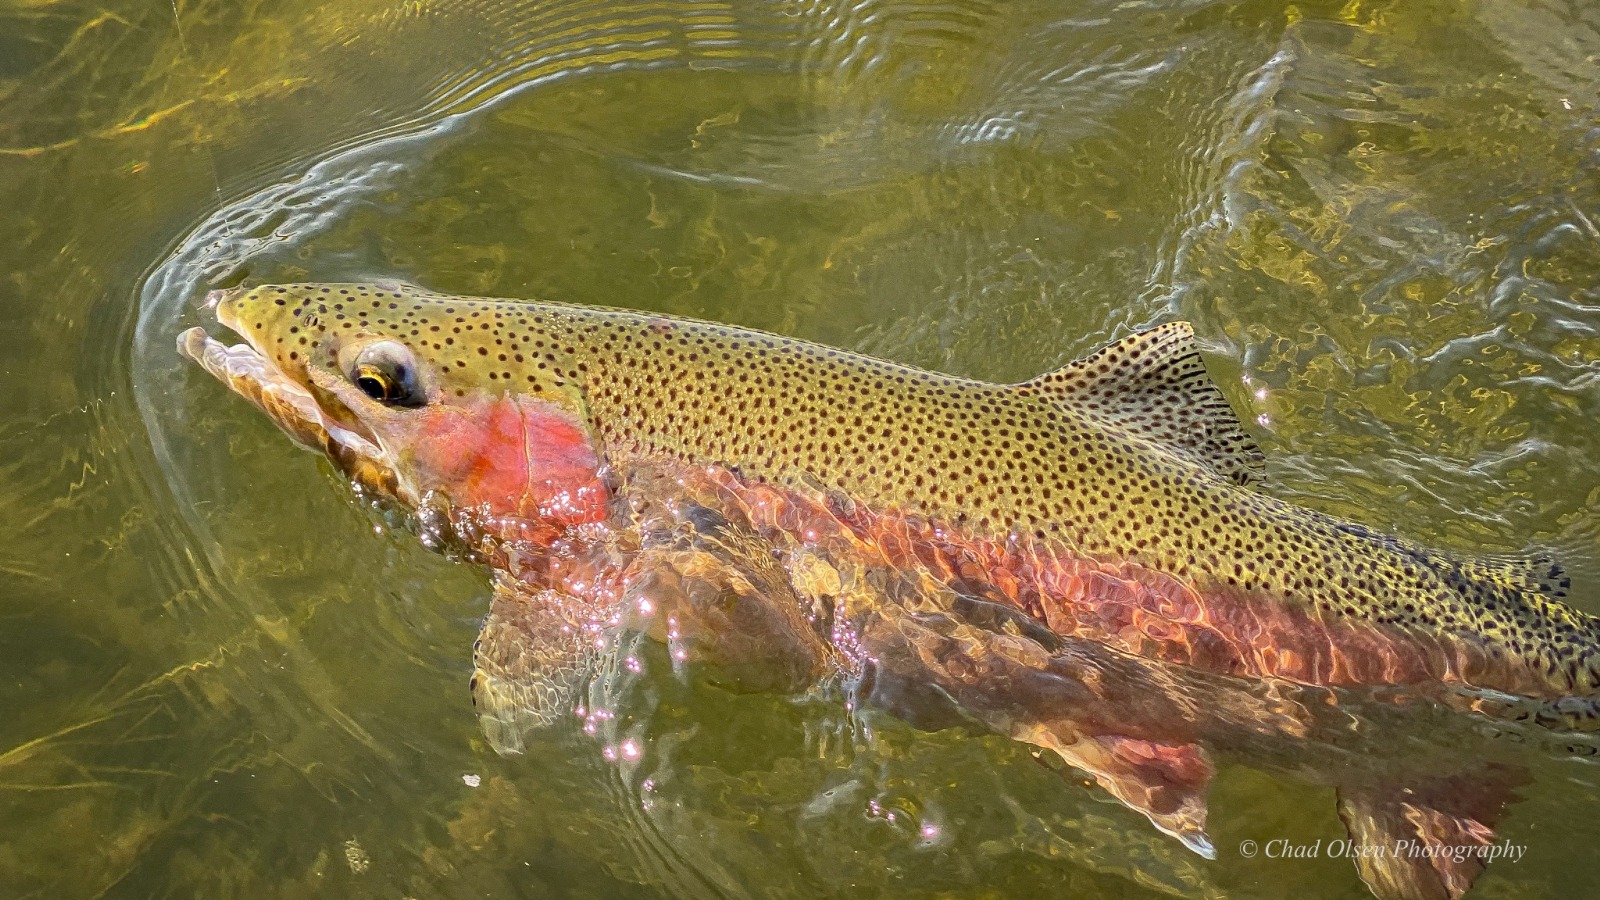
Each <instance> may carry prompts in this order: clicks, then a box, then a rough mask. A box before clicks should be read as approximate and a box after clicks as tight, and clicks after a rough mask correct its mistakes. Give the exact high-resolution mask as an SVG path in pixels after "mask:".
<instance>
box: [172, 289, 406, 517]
mask: <svg viewBox="0 0 1600 900" xmlns="http://www.w3.org/2000/svg"><path fill="white" fill-rule="evenodd" d="M227 293H228V292H226V291H212V292H211V293H210V294H208V295H206V301H205V306H206V308H207V309H208V310H209V311H212V312H213V313H214V314H215V316H216V319H217V323H218V324H219V325H221V326H223V327H229V328H231V327H232V324H233V323H232V322H231V316H229V314H228V313H229V310H228V308H227V306H226V303H225V301H226V299H227ZM178 353H179V354H181V355H183V356H187V357H188V358H190V359H192V360H194V361H195V362H196V363H199V365H200V367H201V368H202V369H205V370H206V371H207V372H209V373H210V374H211V375H212V376H213V377H215V378H216V379H217V380H218V381H221V382H222V383H223V384H225V385H227V386H228V387H229V388H230V389H232V390H233V392H234V393H236V394H238V395H240V396H241V397H244V398H245V399H246V400H249V401H250V402H251V403H252V404H254V405H255V406H256V407H257V408H258V409H260V410H261V411H262V412H264V413H266V414H267V416H268V417H269V418H270V419H272V421H273V422H275V423H276V424H277V425H278V427H279V428H281V429H283V431H284V432H286V433H287V434H288V435H289V436H290V437H292V438H294V440H295V441H296V442H297V443H299V444H301V445H303V446H305V447H308V448H310V449H312V450H320V451H322V452H323V453H325V454H327V455H328V457H329V458H330V459H331V460H333V462H334V463H335V464H336V465H338V466H339V467H340V468H341V469H343V470H344V472H345V473H346V474H347V475H349V476H351V477H352V478H354V479H355V480H356V481H357V482H358V483H359V484H362V485H363V486H366V487H369V488H373V489H376V490H379V491H381V492H383V493H385V494H391V495H392V494H393V493H394V487H395V477H394V473H393V471H392V470H391V468H390V467H389V465H388V464H387V463H386V462H385V454H384V452H383V449H382V447H381V446H380V445H379V443H378V441H377V439H376V438H375V437H374V436H373V435H372V434H371V432H369V431H368V430H367V429H366V428H364V427H362V426H361V425H360V424H359V421H358V420H357V419H356V417H355V416H354V415H351V414H350V412H349V410H346V409H344V408H343V404H341V403H338V402H337V400H335V399H333V398H322V399H319V396H318V394H322V393H326V392H318V393H313V392H312V389H310V388H308V387H307V386H306V385H303V384H301V383H300V382H299V381H297V380H296V379H294V378H293V377H291V376H290V375H289V374H288V373H286V372H284V371H283V370H282V369H280V368H279V367H278V366H277V365H276V364H274V363H273V361H272V360H271V359H270V358H268V357H267V356H266V355H265V354H263V353H261V352H260V351H259V350H257V349H256V348H255V347H254V346H252V345H251V344H250V343H249V342H248V340H246V341H244V342H241V343H238V344H227V343H224V342H223V341H221V340H218V339H216V338H214V337H212V336H211V335H210V334H209V333H207V332H206V329H205V328H203V327H199V326H196V327H194V328H189V329H187V330H185V331H184V332H183V333H181V334H179V335H178ZM330 405H332V406H337V407H339V408H338V409H332V408H330ZM341 413H342V415H341Z"/></svg>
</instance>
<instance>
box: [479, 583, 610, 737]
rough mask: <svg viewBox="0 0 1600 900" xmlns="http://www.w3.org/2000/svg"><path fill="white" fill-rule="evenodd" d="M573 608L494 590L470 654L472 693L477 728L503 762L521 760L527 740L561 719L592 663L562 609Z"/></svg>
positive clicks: (544, 596) (506, 587) (553, 599)
mask: <svg viewBox="0 0 1600 900" xmlns="http://www.w3.org/2000/svg"><path fill="white" fill-rule="evenodd" d="M563 601H565V602H563ZM574 602H575V601H570V599H568V598H560V597H558V596H557V595H555V594H553V593H552V592H541V593H539V594H537V595H532V596H530V595H529V594H528V593H526V592H524V591H522V590H519V589H518V588H517V587H514V586H512V585H510V584H508V583H504V582H502V583H498V584H496V586H495V593H494V600H493V602H492V603H491V604H490V607H489V615H488V617H487V618H486V619H485V620H484V623H483V628H482V629H481V630H480V631H479V632H478V639H477V640H476V641H474V642H473V646H472V668H473V671H472V681H471V689H472V705H473V706H474V707H476V709H477V713H478V725H479V727H480V728H481V729H482V730H483V735H484V738H485V739H486V740H488V742H489V745H490V746H491V747H493V748H494V751H495V752H496V753H498V754H500V755H501V756H513V755H517V754H520V753H522V752H523V750H524V749H525V741H526V737H527V735H528V733H529V732H531V731H533V730H535V729H538V728H542V727H544V726H547V725H549V724H551V723H552V722H554V721H555V720H556V719H557V718H558V717H559V716H560V715H561V714H562V713H563V712H565V711H566V708H567V707H568V706H569V705H570V704H571V703H572V702H573V698H574V695H575V691H576V688H577V686H578V684H579V682H580V681H581V680H582V676H583V675H584V673H586V672H587V671H589V670H590V669H591V668H592V667H593V666H594V664H595V662H596V660H597V657H598V655H599V654H598V653H597V652H596V648H595V645H594V643H593V641H592V640H588V639H587V636H586V635H585V634H584V631H583V629H582V628H581V627H579V625H578V624H577V623H576V622H574V621H573V620H572V617H570V615H568V614H564V612H565V611H564V610H563V609H562V607H563V606H566V605H568V604H571V603H574Z"/></svg>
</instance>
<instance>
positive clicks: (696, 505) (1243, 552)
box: [178, 284, 1600, 897]
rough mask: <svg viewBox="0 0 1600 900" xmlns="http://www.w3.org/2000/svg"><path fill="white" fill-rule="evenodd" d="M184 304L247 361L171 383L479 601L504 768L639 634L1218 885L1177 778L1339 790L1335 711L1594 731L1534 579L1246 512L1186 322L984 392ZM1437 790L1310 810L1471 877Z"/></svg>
mask: <svg viewBox="0 0 1600 900" xmlns="http://www.w3.org/2000/svg"><path fill="white" fill-rule="evenodd" d="M209 305H210V306H211V308H213V309H214V310H215V314H216V317H217V319H218V321H219V322H220V324H222V325H223V326H226V327H227V328H229V329H231V330H233V331H234V332H236V333H237V334H239V335H241V336H242V337H243V338H244V343H242V344H238V345H235V346H227V345H225V344H223V343H221V342H219V341H217V340H215V339H213V338H211V337H209V336H207V335H206V333H205V332H204V330H202V329H199V328H195V329H190V330H189V331H187V332H185V333H184V334H183V335H182V336H181V337H180V338H179V343H178V346H179V349H180V351H181V352H183V353H184V354H186V355H188V356H190V357H192V358H193V359H195V360H196V361H198V362H199V363H200V364H201V365H203V366H204V367H205V368H206V369H207V370H208V371H210V372H211V373H212V374H214V375H216V376H217V377H219V378H221V379H222V380H223V381H224V382H226V383H227V384H229V385H230V386H232V387H233V388H234V389H235V390H236V391H238V392H239V393H241V394H243V395H244V396H246V397H247V398H249V399H250V400H252V401H253V402H254V403H255V404H256V405H258V406H259V407H261V408H262V409H263V410H264V411H265V412H266V413H267V414H268V415H269V416H271V417H272V418H273V419H274V420H275V421H276V422H277V423H278V424H279V425H280V426H281V427H282V428H283V429H284V430H285V431H287V432H288V433H289V434H291V435H292V436H294V437H295V438H297V439H298V440H299V441H300V442H302V443H304V444H306V445H307V446H310V447H312V448H314V449H317V450H320V451H322V452H324V453H326V454H327V455H328V456H329V457H330V458H332V459H333V460H334V462H335V463H336V464H337V465H338V466H339V467H340V468H341V469H342V470H343V471H344V472H345V473H347V474H348V475H349V476H350V477H351V478H352V479H353V480H354V481H355V482H356V483H357V484H358V485H359V486H360V487H361V488H362V489H363V490H364V491H367V492H370V493H373V494H376V495H378V496H381V497H385V498H389V499H391V500H392V501H394V502H397V503H399V504H400V505H402V506H403V507H405V508H407V509H409V510H412V511H414V512H415V513H416V514H417V515H418V517H419V519H420V520H421V521H422V523H423V526H424V531H425V532H426V533H428V534H430V535H443V536H445V537H446V538H447V539H448V540H449V541H451V542H452V543H454V544H455V545H456V546H458V547H460V548H463V549H464V550H465V551H466V552H467V554H468V555H469V556H471V557H472V558H474V559H477V560H480V561H482V562H484V563H486V564H488V566H489V567H490V568H491V569H492V570H493V572H494V573H495V598H494V600H493V603H492V607H491V612H490V615H489V617H488V619H487V621H486V622H485V625H484V629H483V632H482V634H481V635H480V638H479V641H478V644H477V646H476V648H475V663H476V672H475V675H474V679H473V694H474V700H475V702H476V703H477V705H478V709H479V715H480V719H481V721H482V722H483V724H484V728H485V732H486V734H488V735H489V737H490V740H491V741H492V743H494V745H495V746H496V748H497V749H499V750H501V751H502V752H515V751H517V750H519V749H520V748H521V747H522V740H523V735H524V734H525V733H526V731H527V729H529V728H532V727H537V726H539V725H542V724H545V723H548V722H550V721H552V720H553V719H554V718H556V717H557V716H559V715H563V714H566V713H569V712H570V711H571V709H572V707H573V705H574V702H575V701H574V700H573V697H574V691H575V688H576V686H577V685H579V684H580V682H581V680H582V679H583V677H584V675H585V673H586V672H589V671H591V670H592V668H593V667H594V665H595V664H596V661H597V660H598V659H599V658H600V657H601V656H603V654H604V651H605V649H606V647H607V646H608V645H609V642H610V641H611V640H612V639H613V637H614V635H615V634H616V633H617V632H618V631H619V630H620V629H640V630H645V631H649V632H651V633H652V634H655V635H656V636H658V637H660V638H661V639H662V640H665V641H666V642H667V643H668V645H669V647H670V648H672V654H673V658H674V659H682V658H684V657H685V656H687V655H690V654H691V653H692V654H693V655H695V656H696V657H697V658H708V659H712V660H715V661H718V662H720V663H723V664H726V665H729V666H732V667H734V668H735V669H736V670H738V671H739V672H740V673H742V674H741V675H740V677H741V679H743V680H744V681H745V682H746V683H749V684H752V685H753V686H757V687H782V686H798V685H803V684H805V683H807V682H810V681H815V680H817V679H820V678H824V677H827V676H828V675H829V674H830V673H837V672H841V671H842V672H845V673H847V674H850V675H853V676H855V677H856V678H858V679H860V680H862V681H865V682H869V683H870V685H871V688H870V690H869V693H872V694H874V695H876V696H877V697H878V698H880V699H882V700H883V701H884V702H885V703H886V705H889V706H891V707H894V708H896V709H897V710H904V711H905V714H906V715H907V716H908V717H909V718H912V719H913V720H914V721H915V720H916V719H918V718H924V719H929V720H930V721H931V720H937V719H939V718H940V716H942V715H947V714H953V715H956V716H959V717H961V718H964V719H965V720H967V721H974V720H975V721H978V722H980V723H982V724H984V725H986V726H987V727H990V728H993V729H995V730H997V731H999V732H1001V733H1005V734H1009V735H1010V736H1012V737H1014V738H1017V739H1019V740H1024V741H1028V742H1030V743H1032V744H1035V745H1037V746H1040V747H1043V748H1047V749H1049V750H1051V751H1054V752H1055V753H1057V754H1059V755H1060V756H1061V757H1062V758H1063V759H1065V760H1066V761H1067V762H1068V763H1070V764H1071V765H1073V766H1076V767H1078V768H1081V769H1083V770H1085V771H1087V772H1089V773H1090V774H1091V775H1092V776H1093V777H1094V778H1095V780H1096V781H1097V782H1098V783H1099V784H1100V785H1101V786H1103V787H1104V788H1106V789H1107V790H1108V791H1110V792H1111V793H1112V794H1113V795H1115V796H1116V797H1117V798H1118V799H1120V800H1121V801H1122V802H1123V803H1125V804H1127V805H1128V806H1130V807H1131V808H1133V809H1136V810H1138V811H1139V812H1141V813H1143V814H1144V815H1145V816H1147V817H1148V818H1149V819H1150V821H1151V822H1152V823H1154V824H1155V825H1156V826H1157V827H1159V828H1161V829H1162V830H1163V831H1166V832H1167V833H1169V834H1172V835H1174V836H1176V837H1177V838H1179V839H1180V840H1182V841H1184V843H1186V844H1187V845H1188V846H1190V847H1191V848H1193V849H1195V850H1196V851H1198V852H1200V853H1202V854H1204V855H1207V856H1214V850H1213V849H1212V846H1211V844H1210V842H1209V840H1208V839H1207V838H1206V836H1205V832H1204V823H1205V803H1204V791H1205V788H1206V786H1207V784H1208V783H1209V779H1210V777H1211V775H1212V773H1213V771H1214V769H1213V766H1212V763H1211V762H1210V758H1209V754H1208V752H1207V750H1206V747H1208V746H1209V747H1211V748H1213V749H1217V748H1220V749H1223V750H1224V751H1226V752H1237V753H1240V754H1243V755H1245V756H1250V755H1251V754H1252V753H1254V754H1255V755H1256V756H1260V757H1268V756H1276V755H1282V754H1286V753H1290V752H1293V749H1292V748H1295V747H1301V746H1305V747H1310V746H1313V745H1315V746H1316V747H1318V748H1322V749H1318V750H1314V751H1308V752H1331V753H1334V756H1333V757H1330V759H1329V761H1328V762H1327V764H1326V768H1328V769H1330V770H1333V769H1337V768H1338V767H1340V766H1349V765H1351V760H1352V759H1355V758H1361V757H1364V756H1370V755H1371V754H1372V753H1374V752H1375V751H1373V750H1371V749H1358V750H1354V751H1352V750H1350V749H1349V748H1347V747H1346V748H1343V749H1335V750H1331V751H1330V750H1327V749H1326V748H1327V747H1337V745H1338V738H1337V737H1336V736H1337V735H1338V734H1340V733H1341V732H1343V731H1348V729H1347V728H1345V727H1344V723H1343V721H1342V720H1340V721H1334V720H1330V719H1329V716H1330V715H1331V714H1330V713H1329V712H1328V710H1329V709H1330V708H1335V704H1333V702H1332V701H1333V699H1335V698H1336V696H1343V694H1338V693H1337V692H1362V691H1365V692H1367V693H1366V694H1364V695H1363V696H1368V697H1373V696H1393V692H1394V691H1403V692H1405V694H1406V695H1407V696H1415V697H1423V698H1427V699H1429V700H1432V701H1437V704H1436V705H1437V706H1441V707H1446V708H1447V707H1456V708H1458V709H1463V710H1467V711H1471V712H1477V713H1483V714H1487V715H1489V716H1493V717H1496V718H1500V719H1522V720H1527V721H1531V722H1534V723H1537V724H1538V725H1542V726H1547V727H1552V728H1557V729H1585V730H1587V729H1591V728H1593V727H1595V725H1596V723H1597V722H1600V715H1597V709H1600V705H1597V700H1596V695H1597V685H1600V652H1597V648H1600V625H1597V620H1596V619H1594V618H1592V617H1590V616H1588V615H1585V614H1583V613H1581V612H1579V611H1577V610H1574V609H1572V608H1571V607H1569V606H1567V605H1565V604H1563V603H1562V602H1561V600H1560V598H1561V597H1563V596H1564V595H1565V591H1566V588H1567V586H1568V585H1567V581H1566V579H1565V578H1564V577H1563V576H1562V574H1561V571H1560V569H1559V568H1558V567H1557V566H1555V565H1553V564H1551V563H1550V562H1549V561H1548V560H1542V559H1541V560H1536V561H1528V562H1517V563H1511V562H1501V561H1489V560H1478V559H1466V558H1456V557H1452V556H1450V555H1448V554H1443V553H1438V552H1434V551H1431V550H1427V549H1423V548H1421V547H1417V546H1413V545H1411V544H1409V543H1407V542H1405V541H1403V540H1400V539H1398V538H1395V537H1391V536H1388V535H1385V534H1381V533H1378V532H1376V531H1373V530H1371V529H1368V528H1366V527H1363V526H1361V525H1358V524H1355V523H1351V522H1346V521H1342V520H1339V519H1335V518H1332V517H1329V516H1326V515H1323V514H1320V513H1316V512H1313V511H1310V510H1306V509H1302V508H1299V507H1296V506H1293V505H1291V504H1288V503H1285V502H1283V501H1281V500H1277V499H1274V498H1272V497H1270V496H1267V495H1265V494H1261V493H1258V492H1256V491H1254V490H1252V489H1251V485H1252V484H1253V483H1255V482H1256V481H1257V480H1258V479H1259V478H1260V476H1261V471H1262V463H1263V461H1262V456H1261V453H1260V451H1259V450H1258V448H1257V447H1256V445H1255V443H1254V442H1253V441H1252V440H1251V439H1250V438H1249V437H1248V436H1247V434H1246V433H1245V432H1244V430H1243V429H1242V428H1241V426H1240V424H1239V422H1238V421H1237V420H1236V418H1235V416H1234V414H1233V412H1232V410H1231V408H1230V407H1229V405H1228V403H1227V401H1226V400H1225V399H1224V397H1223V396H1222V394H1221V393H1220V392H1219V391H1218V390H1217V388H1216V387H1215V385H1214V384H1212V383H1211V381H1210V380H1209V378H1208V376H1207V374H1206V370H1205V366H1204V364H1203V362H1202V360H1201V358H1200V356H1199V353H1198V352H1197V349H1196V347H1195V343H1194V335H1193V330H1192V329H1191V327H1190V326H1189V325H1187V324H1186V323H1181V322H1179V323H1171V324H1168V325H1164V326H1161V327H1158V328H1155V329H1153V330H1150V331H1146V332H1143V333H1140V334H1136V335H1133V336H1132V337H1129V338H1127V339H1125V340H1122V341H1120V342H1117V343H1115V344H1112V345H1110V346H1108V347H1106V348H1105V349H1103V350H1101V351H1100V352H1098V353H1096V354H1094V355H1092V356H1090V357H1088V358H1086V359H1083V360H1080V361H1078V362H1074V363H1072V364H1070V365H1067V366H1065V367H1064V368H1062V369H1059V370H1057V371H1054V372H1050V373H1048V374H1045V375H1041V376H1039V377H1037V378H1034V379H1032V380H1030V381H1026V382H1023V383H1020V384H990V383H985V382H981V381H974V380H971V379H965V378H957V377H953V376H949V375H942V374H938V373H934V372H928V371H923V370H919V369H915V368H911V367H908V366H902V365H896V364H894V363H890V362H885V361H882V360H877V359H872V358H868V357H864V356H860V355H856V354H852V353H849V352H845V351H842V350H836V349H832V348H828V347H824V346H819V345H816V344H812V343H808V342H805V341H800V340H795V339H792V338H785V337H780V336H776V335H771V334H765V333H760V332H755V331H750V330H745V329H739V328H733V327H729V326H725V325H717V324H711V323H706V322H699V321H692V320H686V319H680V318H674V317H669V316H662V315H652V314H647V313H639V312H629V311H623V310H615V309H599V308H590V307H581V306H571V305H563V304H556V303H532V302H523V301H508V300H492V299H481V298H468V297H453V296H445V295H440V294H434V293H429V292H426V291H423V290H420V289H417V288H414V287H409V286H402V285H394V284H382V285H367V284H329V285H321V284H304V285H269V286H261V287H254V288H249V289H237V290H233V291H226V292H213V294H212V295H211V297H210V298H209ZM1385 692H1389V693H1385ZM1378 705H1380V706H1382V705H1383V701H1379V702H1378ZM1394 708H1399V707H1398V705H1395V707H1394ZM1457 718H1466V717H1463V716H1459V715H1457ZM1285 742H1288V743H1285ZM1267 747H1272V748H1276V749H1273V750H1271V751H1265V750H1263V748H1267ZM1285 747H1288V748H1290V749H1283V748H1285ZM1285 768H1288V767H1287V766H1286V767H1285ZM1447 771H1448V767H1446V768H1441V769H1439V770H1438V772H1439V773H1441V774H1438V775H1437V777H1434V778H1431V779H1429V778H1421V779H1417V778H1414V779H1412V780H1411V781H1410V782H1409V785H1410V788H1411V789H1409V790H1407V791H1404V792H1402V791H1400V790H1398V788H1397V787H1396V785H1395V784H1393V783H1392V782H1390V781H1387V780H1385V779H1386V778H1387V776H1384V777H1375V778H1372V779H1368V780H1367V781H1365V782H1359V780H1356V781H1352V780H1348V779H1346V780H1344V781H1340V780H1339V779H1337V778H1331V779H1330V783H1334V784H1336V785H1337V786H1339V788H1340V803H1341V812H1342V814H1343V816H1344V818H1345V820H1346V823H1347V824H1348V825H1349V827H1350V828H1351V831H1352V834H1353V835H1355V836H1356V837H1358V838H1360V839H1362V840H1368V841H1371V842H1374V843H1379V842H1383V841H1391V842H1393V841H1413V842H1421V844H1425V845H1426V844H1429V842H1431V843H1432V845H1440V844H1441V842H1442V843H1445V844H1448V843H1449V842H1452V841H1453V842H1454V844H1456V845H1462V846H1476V847H1489V846H1490V845H1491V844H1492V842H1493V840H1494V838H1493V833H1492V827H1493V825H1494V820H1495V818H1496V817H1497V816H1498V814H1499V810H1500V807H1501V806H1502V805H1503V803H1504V802H1505V800H1507V799H1509V798H1510V788H1511V787H1514V786H1515V783H1516V782H1517V780H1518V777H1519V776H1517V775H1515V774H1514V773H1510V772H1509V771H1507V770H1504V769H1494V770H1492V771H1491V770H1488V769H1485V770H1478V771H1474V770H1462V771H1460V772H1458V773H1457V774H1455V775H1447V774H1443V773H1446V772H1447ZM1481 863H1482V858H1481V857H1473V856H1471V855H1470V854H1469V855H1468V856H1467V857H1466V858H1465V859H1462V858H1455V859H1452V858H1450V857H1449V856H1448V855H1446V856H1443V857H1439V856H1434V855H1429V856H1426V857H1422V858H1420V860H1419V858H1417V857H1415V856H1414V857H1412V858H1409V859H1401V858H1398V857H1396V856H1393V855H1391V856H1389V857H1385V858H1378V859H1370V858H1368V859H1358V861H1357V865H1358V868H1359V869H1360V872H1361V875H1362V877H1363V878H1364V879H1365V880H1366V881H1367V883H1368V885H1369V886H1371V887H1372V888H1373V890H1374V891H1375V892H1376V893H1378V894H1379V895H1380V896H1382V897H1411V896H1440V897H1456V896H1459V895H1460V894H1461V893H1463V892H1464V891H1465V890H1466V889H1467V887H1469V886H1470V884H1471V881H1472V877H1473V876H1474V875H1475V874H1476V873H1477V871H1478V870H1479V869H1481V867H1482V866H1481Z"/></svg>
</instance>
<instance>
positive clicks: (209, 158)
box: [171, 0, 232, 237]
mask: <svg viewBox="0 0 1600 900" xmlns="http://www.w3.org/2000/svg"><path fill="white" fill-rule="evenodd" d="M171 2H172V24H173V27H174V28H176V29H177V32H178V49H179V51H180V52H182V53H183V56H184V58H185V59H187V60H189V61H190V62H191V63H193V62H194V61H195V59H194V55H193V54H192V53H190V52H189V41H188V39H186V38H185V37H184V36H183V19H182V18H181V17H180V16H179V15H178V0H171ZM200 148H201V149H202V150H204V151H205V155H206V165H207V166H208V167H210V169H211V184H212V186H213V188H214V189H215V190H216V192H217V207H218V208H219V209H220V208H221V207H222V201H223V194H222V175H221V173H220V171H219V170H218V169H217V158H216V156H215V155H213V154H212V152H211V144H210V143H209V141H208V140H202V142H201V144H200ZM222 227H223V230H224V231H226V232H228V233H229V236H230V237H231V236H232V233H231V228H230V226H229V225H228V222H227V221H226V220H224V221H223V223H222Z"/></svg>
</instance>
